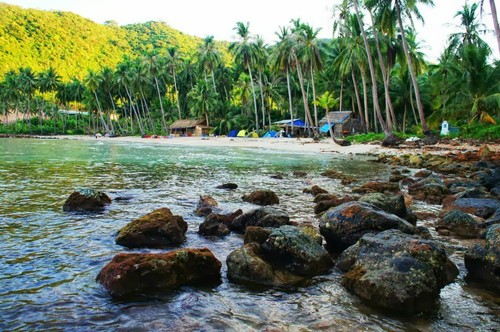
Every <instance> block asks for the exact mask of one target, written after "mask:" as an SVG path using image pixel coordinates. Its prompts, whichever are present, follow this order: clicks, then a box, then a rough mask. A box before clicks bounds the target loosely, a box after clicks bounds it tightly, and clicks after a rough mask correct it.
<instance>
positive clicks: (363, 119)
mask: <svg viewBox="0 0 500 332" xmlns="http://www.w3.org/2000/svg"><path fill="white" fill-rule="evenodd" d="M351 76H352V83H353V84H354V94H355V95H356V103H357V104H358V113H359V117H360V118H361V124H362V126H363V130H364V131H365V132H366V124H365V117H364V116H363V111H362V109H361V98H360V96H359V89H358V82H357V81H356V75H354V68H352V67H351ZM352 111H353V112H354V107H353V109H352Z"/></svg>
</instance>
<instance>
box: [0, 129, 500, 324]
mask: <svg viewBox="0 0 500 332" xmlns="http://www.w3.org/2000/svg"><path fill="white" fill-rule="evenodd" d="M328 168H335V169H337V170H339V171H341V172H343V173H345V174H347V175H352V176H356V177H358V178H359V179H360V180H361V181H360V182H362V181H367V180H372V179H376V178H380V179H387V178H388V177H389V174H390V169H389V168H387V167H386V166H385V165H379V164H375V163H371V162H369V161H367V158H365V157H357V156H354V157H340V156H338V155H334V154H293V153H289V152H277V151H271V150H252V149H242V148H239V149H238V148H225V149H223V148H188V147H167V146H150V145H146V144H130V143H128V144H125V143H119V142H113V141H112V140H110V141H105V142H104V141H91V142H83V141H71V140H69V141H62V140H23V139H1V140H0V192H1V193H2V194H1V196H0V330H82V331H96V330H137V331H146V330H158V331H191V330H198V331H213V330H217V331H220V330H228V331H248V330H266V329H270V330H273V329H277V330H286V331H299V330H300V331H304V330H306V331H307V330H340V331H352V330H374V331H389V330H391V331H393V330H414V331H428V330H435V331H450V330H477V329H484V330H494V329H495V328H498V327H499V326H500V319H499V318H498V317H499V316H500V315H499V314H500V308H499V299H498V295H495V294H492V293H489V292H485V291H481V290H479V289H477V288H474V287H472V286H468V285H466V283H465V282H464V281H463V276H464V274H465V269H464V266H463V262H462V256H463V250H464V245H465V243H462V242H459V241H451V242H448V243H447V245H448V247H449V248H450V252H451V253H452V255H453V256H452V258H453V259H454V261H455V262H456V263H457V264H458V266H459V268H460V270H461V275H460V277H459V280H458V281H457V282H456V283H454V284H451V285H449V286H447V287H446V288H445V289H443V290H442V292H441V306H440V310H439V312H437V313H436V314H435V315H432V316H425V317H411V318H409V317H401V316H395V315H391V314H387V313H384V312H382V311H378V310H374V309H372V308H369V307H367V306H366V305H364V304H363V303H362V302H361V301H360V300H359V299H358V298H357V297H355V296H353V295H351V294H350V293H348V292H347V291H346V290H344V289H343V288H342V287H341V286H340V282H339V281H340V278H341V274H340V273H338V272H337V271H335V270H333V271H332V272H331V273H330V274H328V275H325V276H320V277H317V278H314V279H313V280H312V282H311V284H310V285H309V286H306V287H303V288H299V289H293V290H288V291H282V290H275V289H248V288H245V287H243V286H239V285H235V284H231V283H229V282H228V280H227V278H226V276H225V275H226V267H225V259H226V257H227V255H228V254H229V253H230V252H231V251H232V250H234V249H235V248H237V247H239V246H241V245H242V242H243V240H242V237H241V236H239V235H235V234H231V235H230V236H228V237H226V238H224V239H216V240H213V239H206V238H203V237H200V236H198V234H197V233H196V232H197V230H198V225H199V224H200V223H201V222H202V221H203V219H202V218H199V217H196V216H195V215H194V214H193V210H194V209H195V207H196V203H197V200H198V196H199V195H211V196H213V197H214V198H215V199H216V200H217V201H218V202H219V204H220V206H221V208H222V210H223V211H224V212H232V211H234V210H236V209H238V208H242V209H243V210H249V209H251V208H252V207H253V206H251V205H249V204H246V203H243V202H241V199H240V197H241V196H242V195H243V194H245V193H248V192H250V191H252V190H255V189H261V188H269V189H272V190H274V191H276V192H277V194H278V196H279V197H280V200H281V202H282V203H281V204H280V208H281V209H283V210H286V211H287V212H288V213H290V215H291V216H292V219H293V220H295V221H299V222H313V223H316V220H315V219H314V215H313V206H314V205H313V203H312V197H311V196H308V195H305V194H303V193H302V189H304V188H306V187H310V186H311V185H312V184H317V185H319V186H321V187H323V188H325V189H327V190H329V191H331V192H338V193H341V192H343V191H345V190H348V189H346V188H345V187H343V186H341V185H340V183H339V182H338V181H336V180H330V179H327V178H325V177H322V176H321V175H320V173H321V172H322V171H324V170H326V169H328ZM298 170H300V171H306V172H307V173H308V177H307V178H294V177H293V176H292V172H293V171H298ZM277 173H282V174H283V175H284V177H285V178H284V180H276V179H272V178H271V177H270V176H271V175H274V174H277ZM226 182H235V183H237V184H238V185H239V188H238V189H237V190H236V191H231V192H228V191H221V190H217V189H215V186H217V185H219V184H222V183H226ZM79 187H88V188H96V189H99V190H101V191H104V192H106V193H108V194H109V195H110V196H111V197H112V198H116V197H130V198H131V199H130V200H128V201H114V202H113V203H112V204H111V205H110V207H109V209H107V210H106V211H105V212H103V213H101V214H96V215H82V214H71V213H64V212H63V211H62V204H63V203H64V201H65V199H66V198H67V197H68V196H69V194H70V193H71V192H72V191H73V190H74V189H75V188H79ZM159 207H168V208H170V209H171V210H172V211H173V212H174V213H175V214H179V215H182V216H183V217H184V219H185V220H186V221H187V222H188V224H189V229H188V234H187V238H188V239H187V242H186V243H185V245H184V246H185V247H208V248H209V249H210V250H211V251H212V252H213V253H214V254H215V256H216V257H217V258H218V259H219V260H220V261H221V262H223V271H222V277H223V278H222V284H221V285H219V286H217V287H215V288H213V289H200V288H191V287H183V288H181V289H179V290H175V291H173V292H171V293H169V294H164V295H158V296H157V297H154V298H148V299H143V300H141V301H136V302H126V303H125V302H119V301H115V300H112V299H111V298H110V297H109V295H108V294H107V293H106V291H105V290H104V289H103V288H102V287H101V286H100V285H99V284H97V283H96V282H95V276H96V275H97V273H98V272H99V271H100V269H101V268H102V267H103V266H104V265H105V264H106V263H107V262H108V261H110V260H111V258H112V257H113V256H114V255H115V254H117V253H119V252H126V251H127V249H124V248H122V247H120V246H117V245H116V244H115V243H114V236H115V234H116V232H117V231H118V230H119V229H120V228H121V227H123V226H124V225H125V224H127V223H128V222H130V221H131V220H133V219H135V218H137V217H139V216H142V215H144V214H146V213H148V212H151V211H152V210H154V209H156V208H159ZM419 208H421V209H425V208H430V209H433V208H435V207H433V206H431V207H426V206H420V207H419ZM142 251H143V252H148V250H142ZM157 251H158V250H156V252H157Z"/></svg>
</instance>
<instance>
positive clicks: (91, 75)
mask: <svg viewBox="0 0 500 332" xmlns="http://www.w3.org/2000/svg"><path fill="white" fill-rule="evenodd" d="M101 80H102V77H101V75H100V74H99V73H97V72H95V71H93V70H91V69H89V71H88V72H87V76H86V77H85V80H84V82H85V86H86V87H87V89H89V91H90V92H91V93H92V95H93V97H94V98H95V102H96V105H97V113H98V114H99V118H100V120H101V124H102V126H103V127H104V130H105V131H106V133H109V127H108V124H107V123H106V120H104V116H103V114H102V112H103V111H102V108H101V103H100V101H99V97H98V95H97V90H98V89H99V87H100V85H101Z"/></svg>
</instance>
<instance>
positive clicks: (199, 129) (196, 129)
mask: <svg viewBox="0 0 500 332" xmlns="http://www.w3.org/2000/svg"><path fill="white" fill-rule="evenodd" d="M169 128H170V134H172V135H179V136H208V135H209V134H210V131H211V130H212V127H210V126H207V121H206V120H202V119H199V120H177V121H175V122H174V123H172V124H171V125H170V126H169Z"/></svg>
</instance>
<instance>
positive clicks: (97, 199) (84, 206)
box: [63, 189, 111, 212]
mask: <svg viewBox="0 0 500 332" xmlns="http://www.w3.org/2000/svg"><path fill="white" fill-rule="evenodd" d="M108 204H111V198H109V196H108V195H106V194H105V193H102V192H100V191H97V190H94V189H79V190H77V191H74V192H73V193H71V195H69V197H68V198H67V199H66V201H65V202H64V205H63V211H66V212H69V211H75V212H99V211H102V210H104V208H105V207H106V206H107V205H108Z"/></svg>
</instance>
